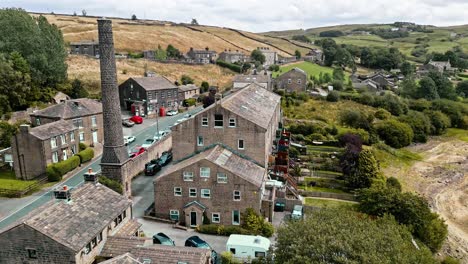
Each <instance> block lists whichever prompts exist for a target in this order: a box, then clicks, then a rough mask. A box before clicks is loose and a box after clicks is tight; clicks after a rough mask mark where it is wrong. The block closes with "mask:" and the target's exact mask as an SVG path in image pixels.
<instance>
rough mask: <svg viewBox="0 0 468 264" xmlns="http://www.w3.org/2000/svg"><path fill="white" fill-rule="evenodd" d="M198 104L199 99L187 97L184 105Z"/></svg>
mask: <svg viewBox="0 0 468 264" xmlns="http://www.w3.org/2000/svg"><path fill="white" fill-rule="evenodd" d="M196 104H197V100H196V99H195V98H189V99H185V100H184V102H183V105H184V106H185V107H188V106H193V105H196Z"/></svg>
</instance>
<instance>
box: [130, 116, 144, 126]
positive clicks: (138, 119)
mask: <svg viewBox="0 0 468 264" xmlns="http://www.w3.org/2000/svg"><path fill="white" fill-rule="evenodd" d="M129 120H130V121H132V122H133V123H135V124H141V123H143V117H141V116H132V117H130V119H129Z"/></svg>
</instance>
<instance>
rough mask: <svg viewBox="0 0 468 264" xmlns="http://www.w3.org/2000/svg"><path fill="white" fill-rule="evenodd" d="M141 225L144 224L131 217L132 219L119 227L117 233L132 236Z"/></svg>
mask: <svg viewBox="0 0 468 264" xmlns="http://www.w3.org/2000/svg"><path fill="white" fill-rule="evenodd" d="M141 226H142V224H140V223H138V221H137V220H136V219H130V221H128V222H127V223H125V224H124V225H123V226H122V227H121V228H120V229H119V231H118V232H117V235H119V236H132V235H133V234H135V233H136V232H137V231H138V229H140V227H141Z"/></svg>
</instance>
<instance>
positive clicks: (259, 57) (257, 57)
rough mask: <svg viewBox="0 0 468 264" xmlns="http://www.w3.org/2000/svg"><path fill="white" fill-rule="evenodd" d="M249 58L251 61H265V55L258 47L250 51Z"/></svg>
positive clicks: (261, 62)
mask: <svg viewBox="0 0 468 264" xmlns="http://www.w3.org/2000/svg"><path fill="white" fill-rule="evenodd" d="M250 58H252V61H254V62H259V63H260V64H263V63H265V55H264V54H263V53H262V52H261V51H260V50H258V49H255V50H253V51H252V53H250Z"/></svg>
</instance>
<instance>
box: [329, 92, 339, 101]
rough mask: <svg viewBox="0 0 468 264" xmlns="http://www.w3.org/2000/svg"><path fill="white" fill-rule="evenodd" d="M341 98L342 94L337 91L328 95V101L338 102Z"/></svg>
mask: <svg viewBox="0 0 468 264" xmlns="http://www.w3.org/2000/svg"><path fill="white" fill-rule="evenodd" d="M339 100H340V94H339V93H338V92H337V91H331V92H330V93H329V94H328V95H327V101H328V102H338V101H339Z"/></svg>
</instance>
